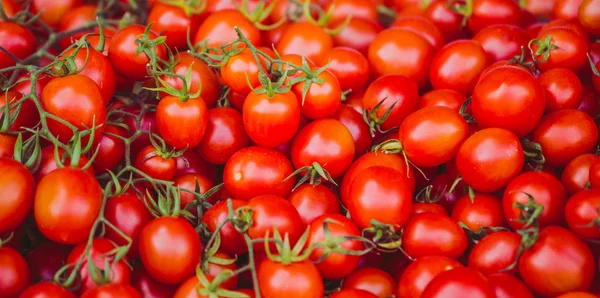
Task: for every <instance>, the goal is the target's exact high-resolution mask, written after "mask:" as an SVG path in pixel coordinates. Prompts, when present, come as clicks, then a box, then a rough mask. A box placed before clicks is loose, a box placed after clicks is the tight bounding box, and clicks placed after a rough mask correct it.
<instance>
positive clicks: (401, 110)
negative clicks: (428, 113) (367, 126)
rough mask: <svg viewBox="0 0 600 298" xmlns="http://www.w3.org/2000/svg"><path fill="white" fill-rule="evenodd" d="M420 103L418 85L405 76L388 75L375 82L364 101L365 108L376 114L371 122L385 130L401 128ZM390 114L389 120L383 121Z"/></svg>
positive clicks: (366, 93) (370, 86) (368, 89)
mask: <svg viewBox="0 0 600 298" xmlns="http://www.w3.org/2000/svg"><path fill="white" fill-rule="evenodd" d="M382 101H383V103H381V105H380V106H378V104H379V103H380V102H382ZM418 103H419V89H418V88H417V85H416V84H415V83H414V82H413V81H412V80H410V79H408V78H407V77H405V76H403V75H386V76H382V77H380V78H378V79H377V80H375V81H373V83H371V85H369V87H368V88H367V91H366V92H365V95H364V97H363V100H362V105H363V108H364V109H365V110H367V111H368V112H370V113H371V114H374V115H373V116H372V118H373V119H370V120H372V121H373V122H375V123H376V124H379V125H380V126H381V129H383V130H389V129H392V128H395V127H398V126H400V124H402V121H404V119H405V118H406V117H407V116H408V115H410V114H411V113H412V112H413V111H414V110H416V109H417V105H418ZM375 107H377V110H376V111H375V110H374V109H375ZM389 110H391V111H389ZM388 112H389V115H388V117H387V119H383V117H384V115H385V114H386V113H388Z"/></svg>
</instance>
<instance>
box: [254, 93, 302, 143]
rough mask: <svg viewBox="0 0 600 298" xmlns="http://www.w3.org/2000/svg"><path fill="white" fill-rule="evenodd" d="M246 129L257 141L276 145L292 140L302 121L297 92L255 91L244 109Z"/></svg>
mask: <svg viewBox="0 0 600 298" xmlns="http://www.w3.org/2000/svg"><path fill="white" fill-rule="evenodd" d="M242 118H243V121H244V128H245V129H246V133H247V134H248V136H249V137H250V139H252V141H254V143H256V144H257V145H260V146H263V147H269V148H274V147H277V146H279V145H282V144H285V143H287V142H288V141H290V140H291V139H292V138H293V137H294V135H295V134H296V131H297V130H298V125H299V124H300V103H299V101H298V99H297V98H296V96H295V95H294V93H293V92H286V93H276V94H275V95H273V97H272V98H269V97H268V96H267V94H258V93H255V92H251V93H249V94H248V97H246V99H245V101H244V108H243V111H242Z"/></svg>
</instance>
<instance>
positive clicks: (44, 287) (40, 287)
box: [19, 281, 77, 298]
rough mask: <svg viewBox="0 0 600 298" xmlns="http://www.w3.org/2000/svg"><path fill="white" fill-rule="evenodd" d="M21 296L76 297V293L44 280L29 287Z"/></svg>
mask: <svg viewBox="0 0 600 298" xmlns="http://www.w3.org/2000/svg"><path fill="white" fill-rule="evenodd" d="M19 297H20V298H45V297H48V298H50V297H53V298H75V297H77V296H75V294H73V293H71V292H69V290H67V289H65V288H63V287H61V286H59V285H58V284H56V283H54V282H51V281H42V282H39V283H36V284H34V285H32V286H30V287H28V288H27V289H26V290H25V291H24V292H23V293H21V296H19Z"/></svg>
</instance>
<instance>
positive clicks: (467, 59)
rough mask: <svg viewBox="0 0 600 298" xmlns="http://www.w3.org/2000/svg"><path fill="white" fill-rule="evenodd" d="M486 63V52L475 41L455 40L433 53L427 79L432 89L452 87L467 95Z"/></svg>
mask: <svg viewBox="0 0 600 298" xmlns="http://www.w3.org/2000/svg"><path fill="white" fill-rule="evenodd" d="M488 64H489V61H488V57H487V54H486V52H485V50H484V49H483V47H481V45H480V44H479V43H478V42H477V41H473V40H457V41H454V42H451V43H449V44H447V45H445V46H444V47H443V48H442V49H441V50H439V51H438V52H437V54H435V56H434V57H433V60H432V61H431V68H430V70H429V79H430V80H431V85H432V86H433V88H434V89H452V90H455V91H458V92H460V93H462V94H464V95H465V96H468V95H469V94H471V92H472V91H473V88H475V84H476V83H477V80H478V79H479V75H480V74H481V72H482V71H483V70H484V69H485V68H486V67H487V66H488Z"/></svg>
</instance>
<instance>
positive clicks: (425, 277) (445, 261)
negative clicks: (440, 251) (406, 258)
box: [397, 256, 462, 298]
mask: <svg viewBox="0 0 600 298" xmlns="http://www.w3.org/2000/svg"><path fill="white" fill-rule="evenodd" d="M458 267H462V265H461V264H460V263H459V262H458V261H456V260H454V259H451V258H448V257H441V256H426V257H420V258H418V259H416V260H415V261H414V262H412V263H411V264H410V265H408V267H406V269H405V270H404V273H403V274H402V277H401V278H400V280H399V281H398V289H397V293H398V296H399V297H405V298H420V297H421V294H422V293H423V291H424V290H425V288H426V287H427V285H428V284H429V283H430V282H431V281H432V280H433V279H434V278H435V277H436V276H438V275H439V274H440V273H442V272H445V271H448V270H452V269H454V268H458Z"/></svg>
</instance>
